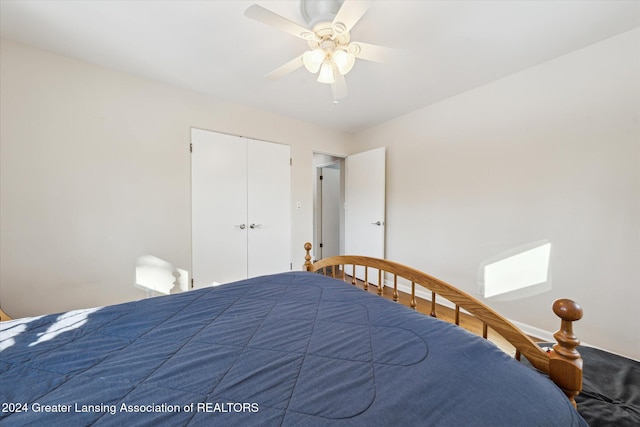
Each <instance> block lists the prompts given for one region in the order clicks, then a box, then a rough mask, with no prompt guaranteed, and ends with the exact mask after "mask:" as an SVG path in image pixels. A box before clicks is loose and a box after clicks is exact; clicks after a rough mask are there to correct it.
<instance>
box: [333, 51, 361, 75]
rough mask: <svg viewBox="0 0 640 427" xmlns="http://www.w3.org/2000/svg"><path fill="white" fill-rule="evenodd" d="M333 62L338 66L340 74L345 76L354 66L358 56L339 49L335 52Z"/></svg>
mask: <svg viewBox="0 0 640 427" xmlns="http://www.w3.org/2000/svg"><path fill="white" fill-rule="evenodd" d="M333 62H334V63H335V64H336V67H338V71H339V72H340V74H342V75H343V76H344V75H345V74H347V73H348V72H349V71H351V69H352V68H353V65H354V64H355V63H356V57H355V55H354V54H352V53H348V52H345V51H344V50H342V49H339V50H336V51H335V52H334V53H333Z"/></svg>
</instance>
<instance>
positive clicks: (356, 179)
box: [345, 147, 386, 284]
mask: <svg viewBox="0 0 640 427" xmlns="http://www.w3.org/2000/svg"><path fill="white" fill-rule="evenodd" d="M385 154H386V150H385V148H384V147H381V148H376V149H374V150H370V151H365V152H363V153H358V154H354V155H353V156H349V157H347V160H346V181H345V193H346V194H345V198H346V203H345V204H346V211H345V252H346V253H347V254H349V255H365V256H371V257H376V258H384V237H385V182H386V171H385V167H386V160H385V158H386V155H385ZM356 276H357V277H358V278H360V279H362V278H364V273H362V272H361V271H358V272H356ZM372 276H374V277H372ZM369 282H370V283H374V284H375V283H377V272H376V274H369Z"/></svg>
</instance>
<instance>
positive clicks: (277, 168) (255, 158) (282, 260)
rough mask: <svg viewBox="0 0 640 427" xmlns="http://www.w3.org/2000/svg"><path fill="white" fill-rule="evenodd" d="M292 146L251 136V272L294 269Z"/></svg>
mask: <svg viewBox="0 0 640 427" xmlns="http://www.w3.org/2000/svg"><path fill="white" fill-rule="evenodd" d="M290 156H291V149H290V147H289V146H288V145H280V144H272V143H268V142H263V141H256V140H248V157H247V159H248V169H247V171H248V185H247V200H248V217H247V218H248V224H249V229H248V276H249V277H254V276H260V275H263V274H272V273H279V272H283V271H288V270H290V269H291V264H290V263H291V188H290V187H291V167H290Z"/></svg>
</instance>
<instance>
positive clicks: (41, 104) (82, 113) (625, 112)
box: [0, 31, 640, 358]
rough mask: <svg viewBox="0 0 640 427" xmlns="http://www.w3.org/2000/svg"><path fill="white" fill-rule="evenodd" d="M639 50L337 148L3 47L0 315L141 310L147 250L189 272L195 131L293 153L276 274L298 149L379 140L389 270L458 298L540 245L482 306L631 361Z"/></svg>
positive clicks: (439, 108)
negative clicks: (544, 262) (521, 273)
mask: <svg viewBox="0 0 640 427" xmlns="http://www.w3.org/2000/svg"><path fill="white" fill-rule="evenodd" d="M639 38H640V34H639V32H638V31H634V32H630V33H627V34H623V35H621V36H618V37H615V38H612V39H610V40H607V41H604V42H602V43H599V44H597V45H594V46H592V47H589V48H586V49H583V50H580V51H577V52H574V53H572V54H570V55H566V56H564V57H561V58H558V59H556V60H553V61H550V62H547V63H545V64H542V65H540V66H538V67H535V68H532V69H529V70H526V71H524V72H522V73H519V74H516V75H513V76H510V77H508V78H505V79H501V80H499V81H497V82H494V83H491V84H488V85H486V86H483V87H480V88H478V89H475V90H473V91H469V92H467V93H464V94H461V95H459V96H457V97H454V98H451V99H449V100H445V101H443V102H440V103H438V104H436V105H433V106H431V107H427V108H424V109H422V110H419V111H416V112H414V113H412V114H408V115H406V116H403V117H400V118H398V119H396V120H393V121H390V122H388V123H384V124H381V125H379V126H377V127H374V128H372V129H369V130H367V131H364V132H361V133H359V134H358V135H356V136H355V138H353V137H351V136H349V135H345V134H341V133H337V132H331V131H329V130H327V129H324V128H320V127H317V126H314V125H311V124H307V123H302V122H299V121H296V120H292V119H289V118H286V117H282V116H277V115H274V114H270V113H268V112H264V111H257V110H253V109H250V108H247V107H243V106H238V105H230V104H227V103H224V102H221V101H219V100H216V99H213V98H211V97H208V96H204V95H198V94H195V93H193V92H189V91H184V90H180V89H176V88H173V87H170V86H166V85H162V84H159V83H154V82H151V81H147V80H143V79H138V78H135V77H132V76H129V75H126V74H122V73H118V72H114V71H110V70H107V69H104V68H100V67H95V66H92V65H89V64H86V63H82V62H78V61H74V60H70V59H66V58H63V57H60V56H57V55H53V54H49V53H46V52H42V51H38V50H35V49H31V48H29V47H25V46H23V45H19V44H14V43H11V42H3V43H2V46H1V54H2V58H1V60H0V67H1V68H0V85H1V87H0V89H1V91H2V96H1V105H0V114H1V115H0V125H1V126H0V128H1V130H0V132H1V133H0V142H1V145H0V160H1V165H0V173H1V176H0V185H1V197H2V198H1V200H0V202H1V209H2V211H1V227H2V239H1V247H0V257H1V258H0V262H1V276H0V304H1V305H2V307H3V308H4V309H5V311H7V312H8V313H9V314H11V315H12V316H14V317H17V316H24V315H33V314H40V313H45V312H53V311H60V310H67V309H72V308H77V307H86V306H93V305H101V304H109V303H115V302H119V301H126V300H131V299H137V298H141V297H143V296H144V295H143V294H142V293H141V291H139V290H136V289H134V287H133V283H134V270H135V260H136V258H137V257H138V256H141V255H145V254H152V255H155V256H158V257H161V258H163V259H165V260H167V261H169V262H171V263H173V264H175V265H176V266H177V267H179V268H183V269H187V270H189V269H190V262H191V261H190V246H191V245H190V232H191V230H190V200H189V197H190V182H189V181H190V164H189V152H188V141H189V129H190V127H191V126H194V127H200V128H204V129H211V130H216V131H220V132H226V133H231V134H240V135H245V136H249V137H254V138H259V139H264V140H268V141H274V142H279V143H285V144H290V145H291V146H292V156H293V160H294V164H293V168H292V183H293V186H292V202H295V201H300V202H301V203H302V206H303V208H302V209H301V210H292V220H293V232H292V247H293V262H294V267H295V266H296V265H300V264H302V262H303V259H302V256H303V255H302V254H301V253H299V252H298V251H297V248H298V247H299V246H300V242H304V241H306V240H310V239H311V237H312V203H313V201H312V194H313V190H312V186H313V179H312V172H313V165H312V152H313V150H317V151H319V152H328V153H334V154H341V153H345V152H346V151H347V149H348V151H349V153H355V152H358V151H362V150H365V149H369V148H374V147H378V146H383V145H384V146H387V147H388V150H387V161H388V165H387V167H388V171H387V179H388V183H387V192H388V193H387V194H388V200H387V256H388V258H391V259H395V260H398V261H400V262H404V263H406V264H409V265H413V266H416V267H418V268H421V269H423V270H425V271H427V272H429V273H431V274H434V275H436V276H438V277H440V278H442V279H445V280H448V281H450V282H451V283H453V284H456V285H457V286H460V287H461V288H463V289H465V290H467V291H469V292H470V293H475V291H476V287H477V278H478V269H479V266H480V265H481V263H482V262H484V261H485V260H487V259H489V258H492V257H494V256H496V255H497V254H500V253H503V252H505V251H509V250H511V249H513V248H517V247H520V246H522V245H526V244H528V243H531V242H535V241H540V240H543V239H546V240H548V241H550V242H551V243H552V255H551V258H552V259H551V277H552V289H551V291H549V292H546V293H543V294H539V295H535V296H531V297H528V298H523V299H519V300H514V301H503V302H497V301H491V300H489V301H487V302H488V303H489V304H490V305H492V306H494V307H495V308H497V309H498V310H500V311H501V312H504V313H505V314H506V315H507V316H508V317H510V318H512V319H514V320H517V321H520V322H523V323H526V324H528V325H531V326H534V327H537V328H541V329H542V330H545V331H554V330H556V329H557V326H558V325H557V322H556V320H555V319H554V318H553V316H552V315H550V311H549V307H550V305H551V302H552V301H553V300H554V299H555V298H558V297H565V296H569V297H572V298H574V299H576V300H577V301H579V302H580V303H581V304H582V305H583V307H584V309H585V318H584V319H583V320H581V321H580V323H579V324H578V325H577V326H576V331H577V332H578V334H579V336H580V337H581V338H582V339H583V340H584V341H585V342H588V343H590V344H593V345H597V346H600V347H605V348H608V349H610V350H613V351H617V352H620V353H623V354H626V355H630V356H633V357H635V358H640V341H639V338H638V334H637V331H638V327H639V325H640V314H639V313H640V311H638V309H637V301H638V300H640V267H638V266H639V265H640V262H639V261H640V203H639V201H640V176H639V170H640V151H639V150H640V148H639V144H640V131H639V128H638V123H639V121H640V118H639V114H638V111H639V108H640V106H639V105H638V102H639V101H638V100H639V99H640V88H639V83H638V81H637V75H638V73H640V64H639V62H640V59H639V58H638V48H639V47H640V46H639V45H640V42H639ZM425 78H428V76H426V77H425ZM354 139H355V140H354ZM292 207H293V203H292Z"/></svg>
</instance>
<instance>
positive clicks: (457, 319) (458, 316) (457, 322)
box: [456, 304, 460, 326]
mask: <svg viewBox="0 0 640 427" xmlns="http://www.w3.org/2000/svg"><path fill="white" fill-rule="evenodd" d="M456 325H458V326H460V306H459V305H458V304H456Z"/></svg>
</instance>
